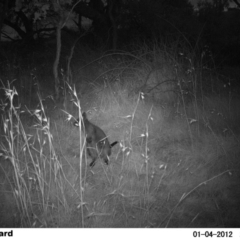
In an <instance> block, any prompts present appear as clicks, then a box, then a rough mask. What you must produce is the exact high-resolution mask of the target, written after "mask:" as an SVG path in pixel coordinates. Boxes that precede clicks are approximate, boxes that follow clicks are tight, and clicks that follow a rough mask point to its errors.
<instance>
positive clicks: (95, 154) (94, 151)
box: [87, 146, 98, 167]
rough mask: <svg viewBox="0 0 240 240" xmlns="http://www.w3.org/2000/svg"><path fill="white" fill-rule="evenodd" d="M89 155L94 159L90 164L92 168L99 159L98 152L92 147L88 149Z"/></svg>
mask: <svg viewBox="0 0 240 240" xmlns="http://www.w3.org/2000/svg"><path fill="white" fill-rule="evenodd" d="M87 153H88V155H89V157H90V158H91V159H92V162H91V163H90V164H89V166H90V167H93V166H94V165H95V163H96V160H97V158H98V155H97V151H96V149H94V148H93V147H91V146H88V147H87Z"/></svg>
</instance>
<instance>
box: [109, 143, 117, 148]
mask: <svg viewBox="0 0 240 240" xmlns="http://www.w3.org/2000/svg"><path fill="white" fill-rule="evenodd" d="M117 143H118V141H115V142H113V143H111V144H110V146H111V148H112V147H113V146H115V145H116V144H117Z"/></svg>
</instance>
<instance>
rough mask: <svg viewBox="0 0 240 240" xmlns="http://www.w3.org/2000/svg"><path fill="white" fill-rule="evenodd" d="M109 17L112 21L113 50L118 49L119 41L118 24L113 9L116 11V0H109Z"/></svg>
mask: <svg viewBox="0 0 240 240" xmlns="http://www.w3.org/2000/svg"><path fill="white" fill-rule="evenodd" d="M108 4H109V6H108V17H109V19H110V22H111V28H112V29H111V33H112V36H111V37H112V43H111V45H112V46H111V47H112V49H113V50H116V49H117V41H118V32H117V24H116V21H115V19H114V17H113V11H114V0H109V1H108Z"/></svg>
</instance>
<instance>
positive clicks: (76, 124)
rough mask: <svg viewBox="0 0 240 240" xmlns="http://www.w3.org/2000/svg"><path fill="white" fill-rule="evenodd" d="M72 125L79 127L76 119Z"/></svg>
mask: <svg viewBox="0 0 240 240" xmlns="http://www.w3.org/2000/svg"><path fill="white" fill-rule="evenodd" d="M73 125H74V126H75V127H79V118H78V119H77V121H75V122H74V123H73Z"/></svg>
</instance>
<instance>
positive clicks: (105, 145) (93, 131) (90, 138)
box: [74, 112, 118, 167]
mask: <svg viewBox="0 0 240 240" xmlns="http://www.w3.org/2000/svg"><path fill="white" fill-rule="evenodd" d="M81 124H82V126H81V127H82V129H83V132H84V134H85V136H86V146H87V153H88V155H89V156H90V157H91V158H92V162H91V163H90V167H93V166H94V165H95V163H96V160H97V159H98V158H99V157H100V158H101V159H103V161H104V162H105V164H106V165H108V163H109V156H110V155H111V148H112V147H113V146H114V145H116V144H117V143H118V142H117V141H116V142H113V143H112V144H110V143H109V141H108V139H107V136H106V134H105V133H104V131H103V130H102V129H101V128H100V127H98V126H96V125H94V124H93V123H91V122H90V121H89V120H88V119H87V114H86V113H85V112H83V113H82V123H81ZM74 125H75V126H79V119H77V121H76V122H74Z"/></svg>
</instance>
